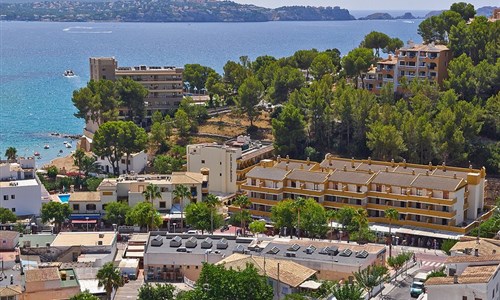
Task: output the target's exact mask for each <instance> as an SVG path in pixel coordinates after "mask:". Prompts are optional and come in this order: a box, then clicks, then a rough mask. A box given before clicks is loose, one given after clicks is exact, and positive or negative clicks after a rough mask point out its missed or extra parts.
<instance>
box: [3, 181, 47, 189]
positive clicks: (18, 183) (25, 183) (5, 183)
mask: <svg viewBox="0 0 500 300" xmlns="http://www.w3.org/2000/svg"><path fill="white" fill-rule="evenodd" d="M23 186H38V182H37V181H36V180H35V179H22V180H12V181H0V187H2V188H4V187H5V188H7V187H10V188H16V187H17V188H19V187H23Z"/></svg>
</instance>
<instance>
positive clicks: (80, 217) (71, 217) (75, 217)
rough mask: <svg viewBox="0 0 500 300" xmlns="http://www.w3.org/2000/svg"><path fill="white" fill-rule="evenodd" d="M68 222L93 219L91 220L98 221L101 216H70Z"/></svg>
mask: <svg viewBox="0 0 500 300" xmlns="http://www.w3.org/2000/svg"><path fill="white" fill-rule="evenodd" d="M69 218H70V220H86V219H87V218H89V219H93V220H100V219H101V215H100V214H72V215H71V216H69Z"/></svg>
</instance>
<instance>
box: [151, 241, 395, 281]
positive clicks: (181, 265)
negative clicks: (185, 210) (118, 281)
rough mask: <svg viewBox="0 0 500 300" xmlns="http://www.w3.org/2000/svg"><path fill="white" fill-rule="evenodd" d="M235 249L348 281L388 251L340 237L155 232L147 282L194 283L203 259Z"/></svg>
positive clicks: (210, 260) (212, 259) (222, 256)
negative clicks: (340, 240)
mask: <svg viewBox="0 0 500 300" xmlns="http://www.w3.org/2000/svg"><path fill="white" fill-rule="evenodd" d="M235 253H237V254H244V255H249V256H255V257H259V258H258V260H259V261H260V260H262V261H264V258H265V259H275V260H287V261H292V262H294V263H296V264H299V265H301V266H303V267H306V268H308V269H311V270H314V271H316V277H317V278H318V279H324V280H341V279H344V280H347V279H349V277H351V276H352V273H354V272H357V271H359V270H363V269H365V268H366V267H368V266H370V265H384V264H385V253H386V250H385V246H382V245H374V244H367V245H355V244H346V243H337V242H335V241H333V242H328V241H310V240H290V239H285V238H283V239H280V238H272V237H270V238H259V239H255V238H243V237H237V236H234V235H182V234H179V235H176V234H168V233H165V232H151V233H150V236H149V239H148V242H147V244H146V247H145V250H144V276H145V279H146V280H147V281H176V280H177V281H178V280H182V278H187V279H188V280H187V281H192V282H194V281H196V280H198V278H199V275H200V273H201V269H202V267H203V263H204V262H208V263H213V264H215V263H218V262H220V261H222V260H224V259H225V258H227V257H229V256H230V255H232V254H235ZM308 277H309V276H307V277H306V278H304V280H306V279H307V278H308ZM300 283H302V282H300ZM300 283H298V284H300Z"/></svg>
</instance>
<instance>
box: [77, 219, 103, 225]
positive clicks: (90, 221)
mask: <svg viewBox="0 0 500 300" xmlns="http://www.w3.org/2000/svg"><path fill="white" fill-rule="evenodd" d="M71 223H73V224H95V223H97V220H90V219H89V220H72V221H71Z"/></svg>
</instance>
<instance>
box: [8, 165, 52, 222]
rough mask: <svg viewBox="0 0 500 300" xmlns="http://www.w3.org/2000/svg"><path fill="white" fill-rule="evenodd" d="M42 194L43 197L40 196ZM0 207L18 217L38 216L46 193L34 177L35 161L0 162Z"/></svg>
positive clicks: (45, 198) (45, 199)
mask: <svg viewBox="0 0 500 300" xmlns="http://www.w3.org/2000/svg"><path fill="white" fill-rule="evenodd" d="M42 194H43V196H42ZM0 201H1V205H0V207H3V208H7V209H10V210H12V212H14V213H15V214H16V215H18V216H27V215H39V214H40V209H41V207H42V202H43V201H48V193H47V191H46V190H45V188H44V187H43V186H42V184H41V183H40V182H39V180H38V178H37V177H36V175H35V159H34V158H33V157H28V158H23V157H20V158H18V159H17V160H16V162H10V161H0Z"/></svg>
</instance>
